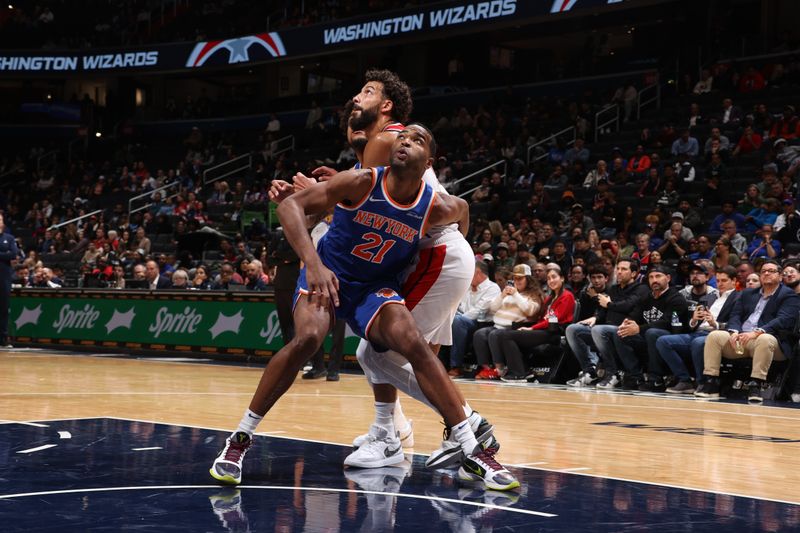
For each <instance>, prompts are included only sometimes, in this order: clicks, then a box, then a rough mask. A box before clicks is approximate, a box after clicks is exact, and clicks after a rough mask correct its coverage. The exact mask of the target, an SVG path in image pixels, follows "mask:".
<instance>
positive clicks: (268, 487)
mask: <svg viewBox="0 0 800 533" xmlns="http://www.w3.org/2000/svg"><path fill="white" fill-rule="evenodd" d="M165 489H176V490H184V489H193V490H197V489H213V490H225V489H228V490H231V489H233V490H241V489H245V490H275V491H277V490H302V491H306V492H337V493H345V494H348V493H355V494H364V495H367V494H374V495H380V496H397V497H398V498H412V499H416V500H427V501H441V502H447V503H454V504H458V505H469V506H472V507H481V508H484V509H497V510H500V511H508V512H512V513H517V514H526V515H533V516H540V517H542V518H556V517H557V516H559V515H557V514H553V513H545V512H543V511H531V510H530V509H520V508H517V507H506V506H504V505H493V504H491V503H483V502H471V501H468V500H457V499H455V498H440V497H438V496H428V495H427V494H410V493H406V492H381V491H375V490H362V489H339V488H325V487H282V486H280V485H236V486H233V485H229V486H227V487H226V486H224V485H154V486H138V487H137V486H129V487H93V488H87V489H63V490H49V491H41V492H21V493H18V494H0V500H12V499H17V498H28V497H31V496H55V495H62V494H83V493H93V492H121V491H126V490H132V491H133V490H165Z"/></svg>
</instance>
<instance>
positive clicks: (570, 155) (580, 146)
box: [564, 137, 591, 166]
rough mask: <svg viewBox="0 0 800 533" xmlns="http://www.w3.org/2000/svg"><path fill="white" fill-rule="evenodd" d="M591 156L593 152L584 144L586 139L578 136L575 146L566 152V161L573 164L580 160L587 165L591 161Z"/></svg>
mask: <svg viewBox="0 0 800 533" xmlns="http://www.w3.org/2000/svg"><path fill="white" fill-rule="evenodd" d="M590 157H591V152H590V151H589V149H588V148H586V146H585V145H584V140H583V139H582V138H580V137H578V138H577V139H575V144H574V146H573V147H572V148H570V149H569V150H567V151H566V152H565V153H564V163H566V164H567V165H570V166H572V165H574V164H575V162H576V161H580V162H581V163H583V164H584V165H585V164H587V163H588V162H589V158H590Z"/></svg>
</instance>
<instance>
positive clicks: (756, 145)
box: [731, 126, 763, 157]
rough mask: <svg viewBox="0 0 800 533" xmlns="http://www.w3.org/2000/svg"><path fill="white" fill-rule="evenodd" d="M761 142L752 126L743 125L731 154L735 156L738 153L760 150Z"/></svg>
mask: <svg viewBox="0 0 800 533" xmlns="http://www.w3.org/2000/svg"><path fill="white" fill-rule="evenodd" d="M762 142H763V139H762V137H761V135H759V134H758V133H756V132H755V131H754V130H753V127H752V126H745V128H744V132H743V133H742V136H741V137H740V138H739V142H737V143H736V147H735V148H734V149H733V153H732V154H731V155H732V156H733V157H737V156H739V155H740V154H742V155H746V154H749V153H752V152H758V151H759V150H761V144H762Z"/></svg>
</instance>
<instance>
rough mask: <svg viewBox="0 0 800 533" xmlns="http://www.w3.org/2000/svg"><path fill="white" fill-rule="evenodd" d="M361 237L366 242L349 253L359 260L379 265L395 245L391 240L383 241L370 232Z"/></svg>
mask: <svg viewBox="0 0 800 533" xmlns="http://www.w3.org/2000/svg"><path fill="white" fill-rule="evenodd" d="M363 237H364V240H365V241H366V242H362V243H361V244H358V245H356V247H355V248H353V250H352V251H351V252H350V253H351V254H353V255H354V256H356V257H358V258H359V259H363V260H364V261H369V262H372V263H378V264H380V263H381V262H383V257H384V256H385V255H386V252H388V251H389V250H391V249H392V246H394V243H395V241H394V240H393V239H385V240H384V238H383V237H381V236H380V235H378V234H377V233H372V232H370V233H365V234H364V235H363ZM376 249H377V251H376Z"/></svg>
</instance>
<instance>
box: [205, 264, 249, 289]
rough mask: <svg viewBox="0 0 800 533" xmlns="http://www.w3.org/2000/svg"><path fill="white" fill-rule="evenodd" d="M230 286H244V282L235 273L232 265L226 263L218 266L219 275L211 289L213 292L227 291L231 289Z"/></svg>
mask: <svg viewBox="0 0 800 533" xmlns="http://www.w3.org/2000/svg"><path fill="white" fill-rule="evenodd" d="M232 285H234V286H236V285H239V286H241V285H244V280H243V279H242V277H241V276H240V275H239V274H237V273H236V271H235V269H234V268H233V264H232V263H229V262H227V261H226V262H224V263H222V266H220V268H219V275H218V276H217V278H216V280H215V281H214V283H213V284H212V286H211V289H212V290H215V291H227V290H228V289H230V288H232V287H231V286H232ZM233 288H235V287H233ZM240 288H241V287H240Z"/></svg>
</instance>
